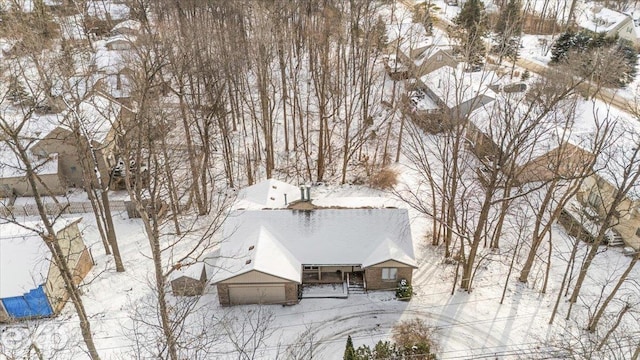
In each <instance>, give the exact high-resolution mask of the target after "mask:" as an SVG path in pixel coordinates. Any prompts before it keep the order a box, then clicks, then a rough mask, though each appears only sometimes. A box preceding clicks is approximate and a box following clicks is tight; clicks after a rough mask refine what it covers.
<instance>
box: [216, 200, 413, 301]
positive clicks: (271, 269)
mask: <svg viewBox="0 0 640 360" xmlns="http://www.w3.org/2000/svg"><path fill="white" fill-rule="evenodd" d="M308 199H309V196H308V195H305V197H304V198H303V199H302V200H298V201H296V202H294V203H293V204H291V205H290V208H284V209H273V210H269V209H265V210H235V211H233V212H231V213H230V214H229V216H228V218H227V220H226V223H225V226H224V240H223V243H222V244H221V247H220V257H219V262H218V264H216V268H217V271H216V272H215V274H214V276H213V279H212V283H213V284H215V285H216V286H217V290H218V298H219V301H220V304H221V305H223V306H228V305H237V304H295V303H297V302H298V301H299V299H300V298H302V297H303V296H304V291H305V287H306V286H310V285H317V284H331V285H333V286H334V287H336V288H338V289H339V290H340V291H342V289H344V291H345V296H344V297H346V296H348V292H349V291H350V289H351V290H356V289H357V290H361V291H370V290H395V289H396V287H397V286H398V282H399V281H400V280H402V279H405V280H406V281H407V282H408V283H409V284H410V283H411V280H412V275H413V270H414V269H415V268H416V260H415V257H414V252H413V242H412V236H411V226H410V223H409V216H408V212H407V210H406V209H397V208H343V207H316V206H313V205H312V204H311V201H310V200H308ZM301 204H305V205H306V206H304V207H301V206H300V205H301ZM296 208H304V209H305V210H296Z"/></svg>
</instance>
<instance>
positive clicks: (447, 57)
mask: <svg viewBox="0 0 640 360" xmlns="http://www.w3.org/2000/svg"><path fill="white" fill-rule="evenodd" d="M459 63H460V62H459V61H458V60H457V59H456V58H455V56H454V55H453V48H451V46H438V45H433V46H429V47H427V48H426V49H425V50H424V51H423V52H422V53H420V54H419V55H417V56H416V57H415V58H414V60H413V64H414V65H415V66H414V68H413V70H412V74H413V75H414V76H415V77H416V78H420V77H423V76H425V75H427V74H429V73H431V72H434V71H436V70H438V69H440V68H442V67H444V66H449V67H452V68H456V67H457V66H458V64H459Z"/></svg>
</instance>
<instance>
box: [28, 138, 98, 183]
mask: <svg viewBox="0 0 640 360" xmlns="http://www.w3.org/2000/svg"><path fill="white" fill-rule="evenodd" d="M96 145H99V144H96ZM94 148H95V149H97V150H96V152H97V154H96V157H97V160H98V169H99V170H100V175H101V177H102V178H103V179H108V178H109V171H108V169H107V165H106V162H105V161H104V157H103V156H102V152H101V150H99V148H100V146H94ZM34 151H42V152H44V153H46V154H51V153H57V154H58V163H59V171H60V173H61V175H62V177H63V178H64V180H65V181H66V184H65V186H70V187H84V179H83V171H82V169H83V166H82V162H81V159H80V155H79V154H82V158H84V159H87V160H86V161H91V163H92V160H89V159H92V154H91V153H90V152H89V150H88V146H86V143H85V144H83V146H82V147H81V145H79V144H78V142H77V141H76V139H75V136H73V134H72V133H71V132H70V131H68V130H66V129H63V128H56V129H55V130H53V131H52V132H51V133H49V134H48V135H47V136H46V137H45V138H44V139H42V140H40V141H39V142H38V143H37V144H36V145H35V146H34ZM91 167H93V165H91ZM95 185H96V184H93V186H95Z"/></svg>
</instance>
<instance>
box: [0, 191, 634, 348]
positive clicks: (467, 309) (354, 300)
mask: <svg viewBox="0 0 640 360" xmlns="http://www.w3.org/2000/svg"><path fill="white" fill-rule="evenodd" d="M357 196H369V197H371V196H384V197H390V196H389V195H387V194H384V193H381V192H379V191H375V190H370V189H367V188H365V187H361V186H348V185H347V186H341V187H338V186H319V187H315V188H314V189H313V197H314V198H316V199H323V198H324V199H325V200H321V201H320V202H322V201H324V202H329V198H331V197H357ZM389 200H390V202H395V201H392V199H389ZM115 223H116V229H117V233H118V239H119V241H120V246H121V252H122V256H123V258H124V261H125V267H126V272H124V273H116V272H115V271H114V270H113V269H114V266H113V264H112V260H111V258H109V257H107V256H105V255H104V251H103V250H102V248H101V247H102V245H101V243H100V240H99V238H98V235H97V231H96V229H95V227H94V225H93V224H94V221H93V220H92V216H90V215H89V214H87V215H86V216H85V217H84V221H83V224H84V225H83V226H84V234H85V239H86V242H87V244H88V245H90V247H91V250H92V254H93V256H94V258H95V261H96V266H95V267H94V269H93V270H92V271H91V273H90V274H89V276H88V277H87V279H86V281H85V282H86V286H85V287H84V288H83V290H84V296H83V300H84V303H85V306H86V308H87V312H88V313H89V314H90V316H91V321H92V330H93V333H94V335H95V340H96V343H97V347H98V349H99V351H100V352H101V353H102V354H103V358H106V359H110V358H128V357H129V355H130V354H132V353H133V352H134V348H135V346H136V341H135V336H134V334H135V331H134V325H135V322H134V321H133V320H132V317H134V316H133V314H134V311H136V310H140V308H142V307H143V306H145V304H153V291H152V290H151V289H152V285H151V284H152V276H153V264H152V261H151V260H150V259H149V258H148V256H149V245H148V243H147V240H146V237H145V233H144V229H143V226H142V223H141V221H140V220H137V219H127V218H126V214H125V213H118V214H116V215H115ZM429 226H430V224H429V222H428V221H427V220H425V219H424V218H422V217H420V216H418V215H417V214H415V213H413V220H412V234H413V237H414V244H415V248H416V254H417V261H418V263H419V268H418V269H417V270H416V271H415V273H414V277H413V285H414V292H415V295H414V297H413V298H412V299H411V301H410V302H401V301H397V300H395V299H394V294H393V293H392V292H370V293H368V294H361V295H360V294H358V295H350V296H349V298H347V299H303V300H301V301H300V303H299V304H298V305H295V306H287V307H283V306H279V305H277V306H276V305H273V306H264V307H262V308H259V307H258V306H255V305H247V306H236V307H231V308H221V307H220V306H219V304H218V300H217V294H216V291H215V287H214V286H211V285H209V286H208V287H207V289H206V294H205V295H204V296H202V297H201V298H200V299H199V300H198V303H197V304H196V306H195V308H194V315H193V316H192V318H191V321H192V322H193V326H196V327H197V326H199V325H198V324H197V321H199V320H198V319H199V316H200V315H202V314H206V315H207V316H208V317H209V319H214V318H215V319H228V318H233V319H245V320H244V321H247V320H246V318H245V317H247V316H253V315H252V314H268V315H269V317H268V318H269V322H268V331H267V333H266V335H265V340H264V341H265V342H264V344H263V345H262V346H260V347H259V348H258V349H257V350H256V355H257V358H264V359H270V358H275V357H276V356H277V354H282V353H284V352H285V350H286V349H287V348H288V347H290V346H291V345H294V346H296V344H300V346H302V345H301V344H307V345H309V344H313V345H312V346H313V357H314V358H317V359H336V358H339V356H338V355H336V354H341V353H342V351H343V349H344V344H345V339H346V336H347V335H351V336H352V338H353V340H354V344H355V345H356V346H359V345H362V344H368V345H373V344H375V343H376V342H377V341H378V340H382V339H388V338H389V337H390V331H391V328H392V327H393V325H394V324H396V323H397V322H398V321H400V320H403V319H411V318H421V319H424V320H426V321H427V322H428V323H430V324H431V325H433V326H435V327H437V329H438V330H437V334H438V339H439V343H440V349H439V351H438V353H439V358H441V359H461V358H470V357H472V356H480V355H482V356H486V355H491V356H493V355H495V356H496V357H503V356H506V357H516V356H521V357H525V358H526V357H527V354H532V353H535V352H536V351H537V350H536V349H537V348H538V347H539V346H541V344H544V342H545V341H549V342H550V341H553V340H554V339H556V338H555V337H556V334H557V333H561V332H563V331H565V330H564V329H565V328H571V327H572V326H571V324H570V323H565V321H564V315H565V314H566V308H567V303H566V302H565V301H564V300H562V301H561V305H560V312H559V314H558V316H557V317H556V323H555V325H553V326H550V325H548V321H549V317H550V314H551V310H552V308H553V305H554V302H555V299H556V291H555V290H556V289H557V288H558V287H559V283H560V281H561V279H562V275H563V274H564V269H565V266H566V259H564V258H563V257H565V256H566V255H567V254H568V253H569V252H570V246H571V241H569V238H568V237H567V236H566V235H564V233H563V231H562V229H561V228H559V227H556V228H555V229H554V234H553V239H554V258H553V259H552V276H551V280H550V285H549V288H548V291H547V294H541V293H540V292H539V290H538V289H539V288H540V283H541V281H542V278H543V271H542V269H538V271H537V272H534V273H532V277H531V282H530V283H529V284H527V285H525V284H521V283H519V282H518V281H517V279H516V274H515V272H514V274H513V275H512V277H511V279H510V281H509V283H508V286H507V292H506V296H505V300H504V302H503V304H500V298H501V294H502V289H503V286H504V279H505V274H506V271H507V268H508V261H507V259H508V255H506V254H507V253H508V250H510V249H511V246H512V245H511V244H509V243H508V242H505V243H504V244H503V250H502V251H505V255H499V254H496V255H495V256H492V257H490V258H491V260H488V261H485V262H484V263H483V265H481V266H480V267H479V270H478V274H477V275H476V277H477V280H476V283H475V287H474V290H473V291H472V292H471V293H466V292H460V291H455V292H454V293H453V295H452V294H451V289H452V286H453V271H454V268H455V266H454V265H445V264H443V263H441V259H442V254H441V249H438V248H433V247H432V246H430V245H424V244H425V243H426V242H428V240H427V239H425V234H426V233H427V230H428V228H429ZM585 249H586V245H585V244H582V245H581V251H584V250H585ZM628 261H629V258H628V257H624V256H623V255H622V254H621V251H620V249H617V248H615V249H614V248H610V249H607V251H605V253H604V254H601V255H599V256H598V257H596V263H595V264H594V265H593V267H592V269H591V270H590V277H589V279H588V281H589V282H590V286H589V287H588V288H589V290H588V291H585V296H584V298H585V299H590V297H591V296H596V295H597V294H598V293H599V292H600V287H601V286H602V284H606V281H607V280H608V279H609V280H610V279H611V275H612V273H618V272H620V271H621V270H622V268H623V267H624V266H625V264H626V263H627V262H628ZM638 270H640V269H638V268H636V269H635V274H632V275H631V276H630V277H631V278H632V277H633V276H635V278H637V277H638V276H640V271H638ZM318 289H319V290H318V291H320V290H323V287H319V288H318ZM324 290H326V289H324ZM334 290H335V289H334ZM630 291H631V293H630V294H632V293H633V291H635V295H636V296H639V295H638V292H639V291H638V289H637V288H636V289H635V290H633V289H631V290H630ZM590 293H591V294H590ZM175 300H176V299H173V300H172V301H175ZM594 301H595V300H594ZM585 306H588V304H586V305H585V304H577V305H576V308H577V310H574V312H575V313H577V314H581V312H584V307H585ZM210 321H211V322H212V323H211V326H212V328H215V323H214V320H210ZM240 322H242V321H240ZM236 323H238V322H236ZM25 326H28V327H30V328H31V329H32V330H34V331H35V329H37V328H40V329H48V331H53V332H54V333H58V334H62V335H63V336H62V337H61V341H62V345H64V346H62V349H60V348H61V346H58V347H57V348H58V349H59V350H57V351H58V352H57V353H56V355H55V357H56V358H60V359H80V358H82V357H83V354H82V353H81V351H80V349H79V345H80V344H81V337H80V336H79V331H78V322H77V319H76V316H75V315H74V311H73V307H72V306H71V305H70V304H68V305H67V306H66V307H65V309H64V310H63V312H62V314H60V316H58V317H57V318H55V319H43V320H38V321H32V322H29V323H27V324H17V325H12V326H4V327H2V331H3V335H2V336H3V338H2V340H3V341H2V344H3V345H4V346H5V347H6V346H8V345H9V346H13V347H16V346H20V345H25V344H27V343H26V342H24V341H22V342H20V341H18V342H16V343H11V342H10V341H8V339H9V338H8V335H6V334H15V333H16V330H15V329H17V328H23V327H25ZM574 330H575V329H574ZM576 331H579V329H578V330H576ZM635 331H638V329H637V326H636V329H635ZM309 334H312V335H309ZM34 338H35V341H36V342H41V343H43V344H41V345H43V348H45V349H46V351H55V349H56V347H53V346H50V345H51V342H53V340H52V339H55V337H53V336H43V335H42V334H40V336H35V337H34ZM59 345H60V344H59ZM215 349H216V351H218V352H217V353H216V356H215V357H216V358H237V354H234V353H233V352H232V351H233V347H232V346H231V345H230V343H229V340H228V339H227V338H225V337H224V336H222V337H221V338H220V339H219V342H218V345H216V346H215Z"/></svg>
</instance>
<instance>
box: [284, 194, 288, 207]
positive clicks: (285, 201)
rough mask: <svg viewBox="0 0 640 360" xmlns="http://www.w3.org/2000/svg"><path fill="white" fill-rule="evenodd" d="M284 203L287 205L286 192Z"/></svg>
mask: <svg viewBox="0 0 640 360" xmlns="http://www.w3.org/2000/svg"><path fill="white" fill-rule="evenodd" d="M284 204H285V205H287V204H288V203H287V194H284Z"/></svg>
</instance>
